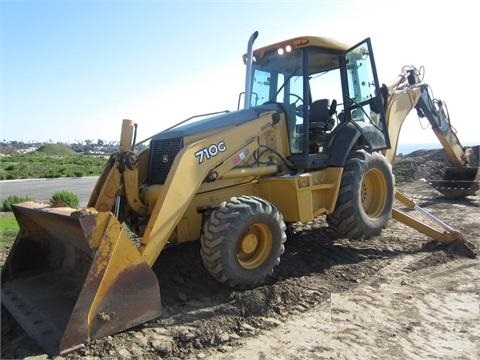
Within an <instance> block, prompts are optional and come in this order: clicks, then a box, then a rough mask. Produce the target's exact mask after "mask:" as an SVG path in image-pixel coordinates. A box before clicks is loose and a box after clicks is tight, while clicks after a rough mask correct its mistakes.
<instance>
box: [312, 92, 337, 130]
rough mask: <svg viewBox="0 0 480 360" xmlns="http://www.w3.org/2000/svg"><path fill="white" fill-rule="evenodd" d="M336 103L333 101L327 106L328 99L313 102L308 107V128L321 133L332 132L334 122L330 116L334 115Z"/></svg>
mask: <svg viewBox="0 0 480 360" xmlns="http://www.w3.org/2000/svg"><path fill="white" fill-rule="evenodd" d="M336 108H337V101H336V100H335V99H334V100H332V103H331V104H330V105H329V100H328V99H320V100H315V101H314V102H313V103H312V105H311V106H310V114H309V119H308V120H309V122H310V128H317V129H321V130H323V131H329V130H332V128H333V127H334V126H335V120H333V118H332V115H333V114H335V113H336Z"/></svg>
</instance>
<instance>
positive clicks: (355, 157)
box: [327, 150, 394, 239]
mask: <svg viewBox="0 0 480 360" xmlns="http://www.w3.org/2000/svg"><path fill="white" fill-rule="evenodd" d="M393 196H394V186H393V174H392V168H391V166H390V164H389V163H388V162H387V160H386V159H385V157H384V156H383V155H381V154H379V153H376V152H374V153H371V154H370V153H367V152H366V151H364V150H358V151H355V152H353V153H352V154H351V155H350V157H349V158H348V160H347V162H346V164H345V168H344V171H343V175H342V183H341V185H340V190H339V194H338V199H337V204H336V206H335V211H334V212H333V213H332V214H331V215H329V216H327V222H328V224H329V225H330V226H332V227H333V228H335V229H336V230H337V232H338V233H339V234H340V235H342V236H345V237H348V238H352V239H356V238H362V237H364V238H367V237H370V236H374V235H377V234H379V233H380V231H381V230H382V229H383V228H385V226H386V225H387V221H388V219H389V218H390V215H391V212H392V205H393Z"/></svg>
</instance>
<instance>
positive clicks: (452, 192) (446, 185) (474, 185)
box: [426, 167, 480, 199]
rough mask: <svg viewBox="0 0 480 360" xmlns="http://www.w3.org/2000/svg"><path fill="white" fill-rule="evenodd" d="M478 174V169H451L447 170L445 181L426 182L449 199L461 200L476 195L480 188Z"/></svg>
mask: <svg viewBox="0 0 480 360" xmlns="http://www.w3.org/2000/svg"><path fill="white" fill-rule="evenodd" d="M477 173H478V168H468V167H466V168H460V167H450V168H447V169H446V171H445V176H444V179H443V180H426V182H427V183H428V184H429V185H431V186H432V187H433V188H435V189H436V190H438V191H439V192H440V193H442V194H443V195H444V196H445V197H446V198H447V199H461V198H464V197H465V196H470V195H475V192H477V191H478V189H479V188H480V186H479V183H480V181H479V179H478V174H477Z"/></svg>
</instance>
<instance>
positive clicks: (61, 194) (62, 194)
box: [50, 190, 80, 209]
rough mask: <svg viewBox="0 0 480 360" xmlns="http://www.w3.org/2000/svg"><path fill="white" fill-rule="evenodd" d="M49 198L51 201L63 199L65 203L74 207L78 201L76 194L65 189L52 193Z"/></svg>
mask: <svg viewBox="0 0 480 360" xmlns="http://www.w3.org/2000/svg"><path fill="white" fill-rule="evenodd" d="M50 200H51V201H52V202H55V201H63V202H64V203H65V204H67V205H68V206H70V207H72V208H75V209H76V208H77V207H78V204H79V203H80V201H79V200H78V196H77V195H75V194H74V193H73V192H71V191H65V190H62V191H57V192H56V193H55V194H53V195H52V197H51V199H50Z"/></svg>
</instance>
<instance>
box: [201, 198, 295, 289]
mask: <svg viewBox="0 0 480 360" xmlns="http://www.w3.org/2000/svg"><path fill="white" fill-rule="evenodd" d="M285 228H286V227H285V223H284V222H283V217H282V215H281V214H280V212H279V211H278V210H277V209H276V208H275V207H274V206H273V205H272V204H270V203H269V202H267V201H265V200H263V199H260V198H258V197H253V196H240V197H234V198H231V199H230V200H229V201H227V202H223V203H222V204H220V206H219V208H218V209H216V210H214V211H213V212H212V213H211V214H210V217H209V218H208V219H207V221H206V223H205V226H204V233H203V235H202V238H201V255H202V260H203V264H204V266H205V268H206V269H207V270H208V271H209V272H210V274H212V276H213V277H214V278H216V279H217V280H218V281H220V282H222V283H224V284H227V285H229V286H232V287H239V288H249V287H254V286H256V285H258V284H260V283H261V282H263V281H264V280H265V278H266V277H267V276H268V275H270V274H271V273H272V272H273V268H274V267H275V266H276V265H278V264H279V263H280V255H282V254H283V251H284V243H285V240H286V235H285Z"/></svg>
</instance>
